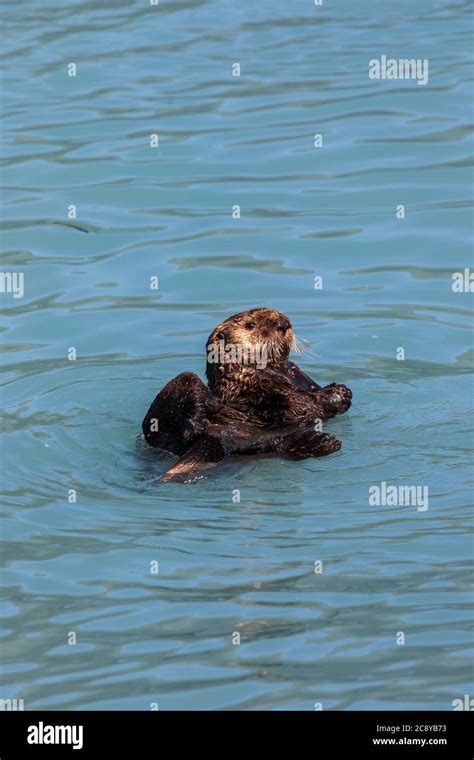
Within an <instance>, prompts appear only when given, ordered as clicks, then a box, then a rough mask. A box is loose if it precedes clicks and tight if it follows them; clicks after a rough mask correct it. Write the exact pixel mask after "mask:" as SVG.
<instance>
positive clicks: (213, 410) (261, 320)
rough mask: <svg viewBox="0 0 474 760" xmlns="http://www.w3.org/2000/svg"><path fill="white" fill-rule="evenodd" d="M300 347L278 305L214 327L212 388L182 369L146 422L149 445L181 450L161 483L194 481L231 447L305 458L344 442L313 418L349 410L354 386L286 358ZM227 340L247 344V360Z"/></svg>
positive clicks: (209, 367) (234, 450)
mask: <svg viewBox="0 0 474 760" xmlns="http://www.w3.org/2000/svg"><path fill="white" fill-rule="evenodd" d="M296 346H297V341H296V339H295V336H294V333H293V329H292V324H291V322H290V320H289V319H288V317H286V316H285V315H284V314H282V313H280V312H278V311H276V310H274V309H268V308H263V307H261V308H255V309H250V310H248V311H245V312H241V313H239V314H234V315H233V316H232V317H229V318H228V319H226V320H224V321H223V322H221V323H220V324H219V325H218V326H217V327H216V328H215V329H214V330H213V332H212V333H211V335H210V336H209V338H208V341H207V343H206V352H207V362H206V376H207V380H208V387H206V386H205V385H204V383H202V381H201V380H200V379H199V378H198V377H197V376H196V375H194V374H193V373H191V372H184V373H182V374H181V375H178V376H177V377H176V378H174V380H171V381H170V382H169V383H168V384H167V385H166V386H165V387H164V388H163V390H162V391H161V392H160V393H159V394H158V396H157V397H156V398H155V400H154V401H153V403H152V405H151V406H150V409H149V410H148V413H147V415H146V417H145V419H144V421H143V424H142V429H143V433H144V436H145V439H146V441H147V442H148V443H149V444H150V445H151V446H156V447H159V448H162V449H166V450H167V451H171V452H173V453H175V454H178V455H179V456H180V459H179V460H178V462H177V463H176V464H175V465H174V466H173V467H171V468H170V469H169V470H168V471H167V472H166V473H165V474H164V475H163V477H162V478H161V482H168V481H170V480H184V481H189V480H192V479H194V478H195V477H196V476H197V475H198V474H200V472H201V470H203V469H207V468H209V467H213V466H215V465H216V464H218V462H220V461H222V460H223V459H224V458H226V457H228V456H230V455H233V454H234V455H235V454H259V453H265V454H274V455H278V456H283V457H286V458H290V459H305V458H307V457H319V456H325V455H327V454H330V453H332V452H333V451H337V450H338V449H339V448H340V447H341V443H340V441H338V440H337V439H336V438H334V436H332V435H329V434H327V433H322V432H319V431H318V430H315V429H314V428H315V422H316V421H317V420H321V421H323V420H326V419H328V418H329V417H333V416H334V415H336V414H342V413H343V412H345V411H347V409H348V408H349V407H350V405H351V398H352V393H351V391H350V390H349V389H348V388H346V386H344V385H336V384H334V383H332V384H331V385H328V386H326V387H325V388H321V386H319V385H318V384H317V383H315V382H314V380H312V379H311V378H310V377H308V375H306V374H305V373H304V372H302V370H300V369H299V367H298V366H297V365H296V364H294V363H293V362H290V361H289V359H288V357H289V353H290V350H292V349H293V348H295V347H296ZM229 347H230V349H231V350H232V348H233V347H234V348H235V347H237V348H238V349H239V350H240V351H243V352H244V356H245V360H242V357H240V356H237V357H236V356H232V354H227V353H226V351H227V350H228V349H229ZM216 348H219V349H220V353H219V352H217V354H216ZM213 352H214V353H213ZM222 356H224V357H225V358H224V360H222ZM216 357H217V358H216ZM229 357H230V359H231V360H230V361H227V358H229ZM259 360H260V361H259ZM263 364H264V366H263ZM155 428H157V429H155Z"/></svg>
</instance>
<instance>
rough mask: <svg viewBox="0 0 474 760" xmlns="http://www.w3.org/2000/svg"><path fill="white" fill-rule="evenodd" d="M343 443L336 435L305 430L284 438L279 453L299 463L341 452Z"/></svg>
mask: <svg viewBox="0 0 474 760" xmlns="http://www.w3.org/2000/svg"><path fill="white" fill-rule="evenodd" d="M341 446H342V443H341V441H339V440H338V439H337V438H336V437H335V436H334V435H330V434H329V433H318V432H316V431H314V430H303V431H298V432H296V433H292V434H290V435H288V436H284V437H283V438H282V440H281V443H280V445H279V451H278V453H279V454H280V455H281V456H283V457H285V458H286V459H292V460H294V461H297V460H299V459H309V457H326V456H328V454H333V453H334V452H335V451H339V449H340V448H341Z"/></svg>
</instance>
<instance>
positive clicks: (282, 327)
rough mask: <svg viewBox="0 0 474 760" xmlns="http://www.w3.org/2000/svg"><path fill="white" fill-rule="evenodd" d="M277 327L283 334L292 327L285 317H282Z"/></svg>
mask: <svg viewBox="0 0 474 760" xmlns="http://www.w3.org/2000/svg"><path fill="white" fill-rule="evenodd" d="M277 327H278V329H279V330H281V331H282V332H286V331H287V330H289V329H290V327H291V325H290V323H289V321H288V320H287V319H286V318H285V317H282V318H281V319H279V320H278V324H277Z"/></svg>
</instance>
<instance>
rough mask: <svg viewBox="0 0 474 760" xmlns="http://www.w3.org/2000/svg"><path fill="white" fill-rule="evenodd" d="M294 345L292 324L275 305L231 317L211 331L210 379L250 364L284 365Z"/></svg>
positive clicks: (208, 347) (208, 352)
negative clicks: (274, 307)
mask: <svg viewBox="0 0 474 760" xmlns="http://www.w3.org/2000/svg"><path fill="white" fill-rule="evenodd" d="M294 345H295V336H294V334H293V330H292V324H291V322H290V320H289V319H288V317H287V316H286V315H285V314H281V312H279V311H276V310H275V309H267V308H263V307H261V308H256V309H250V310H249V311H243V312H241V313H239V314H234V315H233V316H232V317H228V318H227V319H225V320H224V321H223V322H221V324H220V325H218V326H217V327H216V328H215V330H213V332H212V333H211V335H210V336H209V338H208V341H207V344H206V351H207V369H206V374H207V376H208V378H209V379H211V378H212V377H214V376H215V375H216V373H217V374H220V375H222V374H224V373H225V372H226V369H229V368H230V367H232V369H233V371H235V368H236V366H237V367H243V366H245V365H250V366H251V367H253V368H254V369H255V367H256V368H257V369H264V368H265V367H266V366H268V365H272V366H275V365H277V366H278V365H281V364H283V363H284V362H286V360H287V359H288V355H289V353H290V350H291V349H292V348H293V347H294Z"/></svg>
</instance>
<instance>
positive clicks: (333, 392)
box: [323, 383, 352, 414]
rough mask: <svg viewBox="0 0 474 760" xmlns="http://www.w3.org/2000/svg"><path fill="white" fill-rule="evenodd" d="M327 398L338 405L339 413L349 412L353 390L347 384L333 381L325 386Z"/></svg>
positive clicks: (324, 390)
mask: <svg viewBox="0 0 474 760" xmlns="http://www.w3.org/2000/svg"><path fill="white" fill-rule="evenodd" d="M323 392H324V395H325V396H326V398H327V400H328V401H329V402H330V403H331V404H334V406H336V407H337V410H338V414H344V412H347V410H348V409H349V407H350V406H351V404H352V391H351V389H350V388H348V387H347V385H342V384H338V383H331V384H330V385H326V387H325V388H323Z"/></svg>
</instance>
